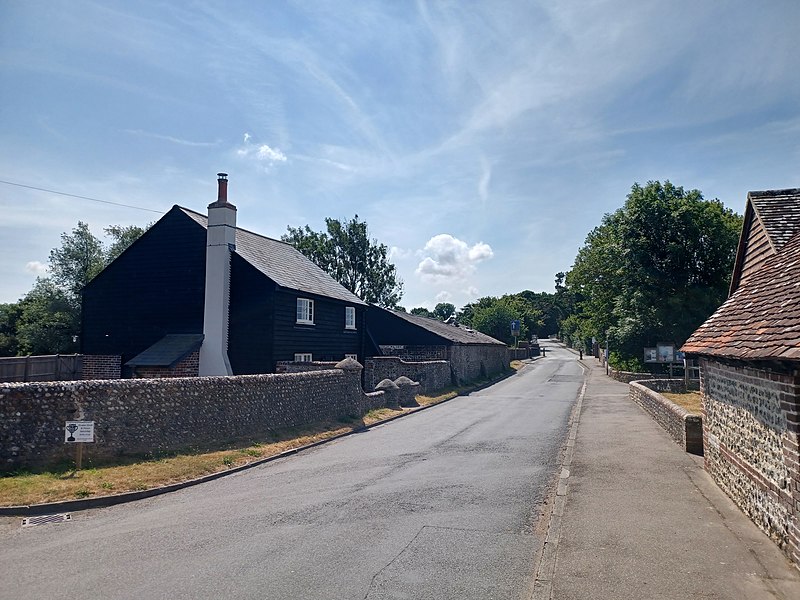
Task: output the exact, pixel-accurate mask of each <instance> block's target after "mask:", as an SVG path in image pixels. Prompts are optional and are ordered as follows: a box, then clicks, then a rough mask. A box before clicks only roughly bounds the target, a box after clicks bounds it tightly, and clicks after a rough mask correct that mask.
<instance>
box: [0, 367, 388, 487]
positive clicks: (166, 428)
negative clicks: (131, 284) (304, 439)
mask: <svg viewBox="0 0 800 600" xmlns="http://www.w3.org/2000/svg"><path fill="white" fill-rule="evenodd" d="M356 365H358V363H356ZM360 370H361V366H360V365H358V369H357V370H348V371H345V370H340V369H333V370H326V371H318V372H315V373H289V374H282V375H278V374H269V375H245V376H239V377H194V378H178V379H118V380H105V381H70V382H47V383H9V384H0V471H3V472H8V471H13V470H15V469H19V468H22V467H34V466H48V465H52V464H53V463H56V462H58V461H59V460H62V459H64V458H68V457H69V456H70V455H71V451H72V448H71V447H67V444H65V443H64V423H65V421H68V420H69V421H72V420H87V421H94V422H95V435H96V442H95V443H93V444H87V445H86V447H85V454H84V456H85V457H86V458H87V459H89V460H98V461H102V460H104V459H113V458H116V457H118V456H122V455H148V454H159V453H164V452H170V451H175V450H180V449H185V448H190V447H194V446H204V445H208V444H212V443H217V442H221V441H225V440H233V439H237V438H246V437H262V436H264V435H266V434H267V433H268V432H269V431H270V430H273V429H277V428H282V427H296V426H301V425H306V424H310V423H314V422H319V421H324V420H331V419H338V418H341V417H343V416H346V415H360V414H363V413H364V412H365V411H366V410H368V409H370V408H375V407H376V406H378V405H380V404H381V399H382V397H383V392H377V393H375V394H364V393H363V391H362V389H361V382H360Z"/></svg>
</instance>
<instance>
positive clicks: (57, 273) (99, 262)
mask: <svg viewBox="0 0 800 600" xmlns="http://www.w3.org/2000/svg"><path fill="white" fill-rule="evenodd" d="M105 264H106V263H105V253H104V251H103V244H102V242H101V241H100V240H98V239H97V238H96V237H95V236H94V235H92V232H91V231H89V226H88V225H87V224H86V223H84V222H83V221H78V225H77V226H76V227H75V229H73V230H72V234H68V233H62V234H61V246H60V247H58V248H53V249H52V250H51V251H50V276H51V277H52V279H53V281H55V283H56V284H57V285H58V286H59V287H61V288H62V289H63V290H64V291H66V292H67V293H68V294H69V295H71V296H72V298H73V300H76V301H77V299H78V298H79V297H80V293H81V290H82V289H83V287H84V286H85V285H86V284H87V283H89V282H90V281H91V280H92V278H93V277H94V276H95V275H97V274H98V273H99V272H100V271H102V270H103V267H105Z"/></svg>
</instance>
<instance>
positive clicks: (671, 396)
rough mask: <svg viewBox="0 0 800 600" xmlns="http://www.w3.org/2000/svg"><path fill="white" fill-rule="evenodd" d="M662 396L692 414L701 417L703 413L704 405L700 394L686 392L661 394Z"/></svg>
mask: <svg viewBox="0 0 800 600" xmlns="http://www.w3.org/2000/svg"><path fill="white" fill-rule="evenodd" d="M660 393H661V395H662V396H664V397H665V398H667V399H668V400H671V401H672V402H674V403H675V404H677V405H678V406H681V407H683V408H685V409H686V410H688V411H689V412H690V413H693V414H696V415H699V414H702V412H703V403H702V401H701V396H700V392H685V393H680V394H678V393H673V392H660Z"/></svg>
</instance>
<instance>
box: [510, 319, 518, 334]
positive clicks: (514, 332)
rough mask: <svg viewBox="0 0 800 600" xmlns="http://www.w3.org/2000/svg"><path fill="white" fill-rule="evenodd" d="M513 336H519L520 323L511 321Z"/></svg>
mask: <svg viewBox="0 0 800 600" xmlns="http://www.w3.org/2000/svg"><path fill="white" fill-rule="evenodd" d="M511 335H513V336H514V337H517V336H518V335H519V321H516V320H515V321H511Z"/></svg>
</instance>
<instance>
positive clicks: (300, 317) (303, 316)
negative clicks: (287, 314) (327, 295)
mask: <svg viewBox="0 0 800 600" xmlns="http://www.w3.org/2000/svg"><path fill="white" fill-rule="evenodd" d="M297 322H298V323H303V324H304V325H313V324H314V301H313V300H309V299H308V298H298V299H297Z"/></svg>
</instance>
